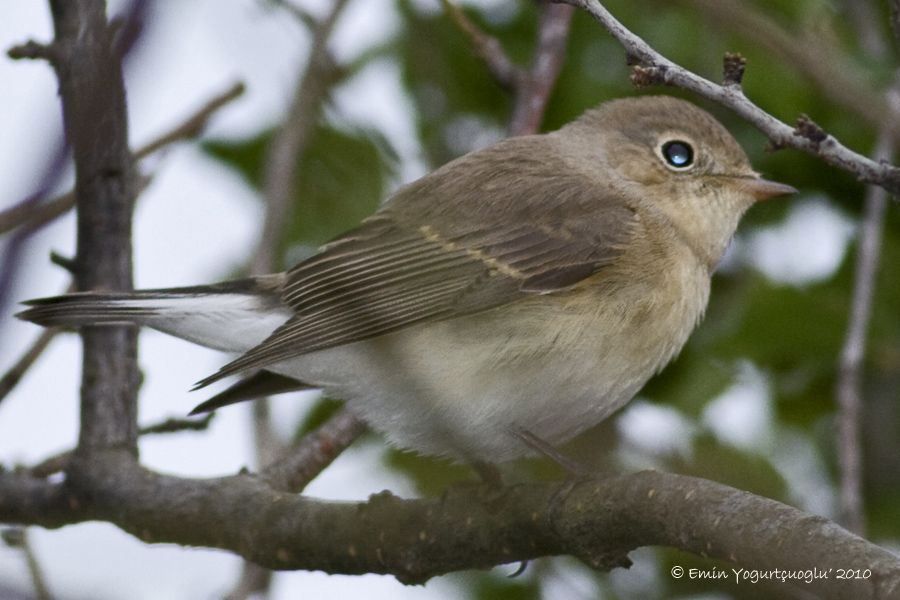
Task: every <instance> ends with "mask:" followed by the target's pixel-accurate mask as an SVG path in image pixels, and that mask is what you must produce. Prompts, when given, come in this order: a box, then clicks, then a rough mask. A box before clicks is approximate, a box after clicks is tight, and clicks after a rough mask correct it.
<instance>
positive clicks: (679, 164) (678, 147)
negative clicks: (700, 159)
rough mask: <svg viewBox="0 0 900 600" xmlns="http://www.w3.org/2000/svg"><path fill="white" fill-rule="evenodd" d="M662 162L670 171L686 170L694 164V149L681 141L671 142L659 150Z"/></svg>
mask: <svg viewBox="0 0 900 600" xmlns="http://www.w3.org/2000/svg"><path fill="white" fill-rule="evenodd" d="M660 152H662V157H663V160H665V161H666V165H668V166H669V167H670V168H672V169H677V170H679V171H680V170H683V169H688V168H690V167H691V166H692V165H693V164H694V148H693V147H692V146H691V145H690V144H689V143H687V142H685V141H682V140H671V141H668V142H666V143H665V144H663V145H662V147H661V148H660Z"/></svg>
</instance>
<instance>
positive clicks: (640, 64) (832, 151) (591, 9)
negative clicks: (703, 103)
mask: <svg viewBox="0 0 900 600" xmlns="http://www.w3.org/2000/svg"><path fill="white" fill-rule="evenodd" d="M560 1H562V2H564V3H565V4H571V5H573V6H577V7H580V8H582V9H584V10H585V11H587V12H588V13H589V14H590V15H591V16H592V17H593V18H594V19H595V20H596V21H597V22H599V23H600V24H601V25H602V26H603V27H604V28H606V30H607V31H609V32H610V34H612V36H613V37H614V38H616V40H618V41H619V43H620V44H621V45H622V46H623V47H624V48H625V51H626V53H627V54H628V56H629V57H630V60H631V62H632V63H636V65H637V66H636V67H635V69H636V74H637V76H638V77H637V83H639V84H645V85H646V84H651V83H652V84H666V85H674V86H677V87H680V88H683V89H686V90H690V91H692V92H695V93H697V94H699V95H700V96H703V97H704V98H707V99H709V100H712V101H714V102H717V103H719V104H721V105H722V106H725V107H727V108H730V109H731V110H733V111H734V112H735V113H737V114H738V115H740V116H741V117H742V118H744V119H745V120H747V121H748V122H750V123H751V124H753V125H754V126H755V127H756V128H757V129H759V130H760V131H761V132H763V133H764V134H765V135H766V136H767V137H768V138H769V140H770V141H771V142H772V144H773V146H774V147H775V148H784V147H790V148H796V149H798V150H803V151H804V152H808V153H809V154H812V155H814V156H818V157H819V158H821V159H822V160H823V161H825V162H826V163H828V164H829V165H831V166H834V167H838V168H840V169H843V170H845V171H847V172H849V173H852V174H853V175H855V176H856V178H857V179H859V180H860V181H863V182H865V183H871V184H875V185H880V186H881V187H883V188H885V189H886V190H887V191H888V192H889V193H891V194H894V195H900V169H898V168H897V167H895V166H892V165H889V164H886V163H879V162H876V161H874V160H872V159H870V158H868V157H866V156H863V155H861V154H859V153H857V152H854V151H853V150H850V149H849V148H847V147H846V146H844V145H843V144H841V143H840V142H839V141H838V140H837V139H836V138H835V137H834V136H832V135H830V134H826V135H825V136H824V138H822V139H819V138H818V136H817V135H816V136H810V135H805V134H804V132H803V131H800V130H799V129H798V128H792V127H790V126H789V125H786V124H785V123H782V122H781V121H779V120H778V119H776V118H775V117H773V116H772V115H770V114H768V113H767V112H765V111H764V110H762V109H761V108H759V107H758V106H757V105H755V104H754V103H752V102H751V101H750V100H748V99H747V97H746V96H744V94H743V92H742V91H741V89H740V88H739V87H737V86H733V85H728V86H722V85H718V84H715V83H713V82H711V81H709V80H707V79H704V78H702V77H700V76H699V75H696V74H695V73H692V72H690V71H688V70H686V69H684V68H683V67H681V66H679V65H677V64H675V63H674V62H672V61H671V60H669V59H667V58H666V57H664V56H663V55H661V54H660V53H658V52H657V51H656V50H654V49H653V48H652V47H650V45H649V44H647V43H646V42H645V41H644V40H643V39H641V38H640V37H638V36H637V35H635V34H634V33H632V32H631V31H629V30H628V29H627V28H625V26H624V25H622V24H621V23H620V22H619V21H618V20H616V18H615V17H613V16H612V14H610V12H609V11H608V10H606V8H604V7H603V5H601V4H600V2H599V1H598V0H560ZM806 122H809V123H811V121H809V119H806ZM806 131H810V130H809V128H807V129H806ZM816 131H818V132H821V129H820V128H818V129H817V130H816ZM822 133H824V132H822Z"/></svg>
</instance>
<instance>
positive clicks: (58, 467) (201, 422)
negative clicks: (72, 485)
mask: <svg viewBox="0 0 900 600" xmlns="http://www.w3.org/2000/svg"><path fill="white" fill-rule="evenodd" d="M214 416H215V415H214V413H209V414H207V415H205V416H204V417H203V418H201V419H177V418H168V419H165V420H163V421H160V422H159V423H154V424H153V425H146V426H144V427H141V428H140V429H139V430H138V434H139V435H141V436H145V435H158V434H161V433H162V434H165V433H180V432H182V431H205V430H207V429H208V428H209V424H210V423H211V422H212V420H213V417H214ZM73 454H74V450H67V451H65V452H60V453H59V454H54V455H53V456H51V457H49V458H46V459H44V460H42V461H41V462H39V463H38V464H36V465H35V466H33V467H31V468H29V469H27V472H28V473H29V474H30V475H31V476H33V477H49V476H50V475H53V474H54V473H60V472H62V471H64V470H66V467H68V465H69V461H71V460H72V456H73Z"/></svg>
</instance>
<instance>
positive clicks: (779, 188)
mask: <svg viewBox="0 0 900 600" xmlns="http://www.w3.org/2000/svg"><path fill="white" fill-rule="evenodd" d="M739 186H740V188H741V191H743V192H746V193H748V194H750V195H751V196H753V197H754V198H756V199H757V200H768V199H769V198H774V197H776V196H785V195H787V194H796V193H797V188H795V187H793V186H790V185H787V184H784V183H778V182H777V181H769V180H768V179H762V178H759V177H750V178H747V179H741V180H740V183H739Z"/></svg>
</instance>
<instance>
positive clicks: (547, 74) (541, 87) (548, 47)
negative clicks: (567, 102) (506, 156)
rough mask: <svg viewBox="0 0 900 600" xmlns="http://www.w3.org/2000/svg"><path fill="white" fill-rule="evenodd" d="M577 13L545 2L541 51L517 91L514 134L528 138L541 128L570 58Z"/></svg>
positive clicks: (540, 37) (512, 123) (569, 8)
mask: <svg viewBox="0 0 900 600" xmlns="http://www.w3.org/2000/svg"><path fill="white" fill-rule="evenodd" d="M574 12H575V10H574V8H572V7H571V6H564V5H559V4H552V3H550V2H543V3H542V5H541V17H540V22H539V25H538V42H537V48H536V50H535V52H534V59H533V61H532V65H531V68H530V69H529V70H528V71H527V72H526V73H524V74H523V77H522V78H521V79H520V83H519V85H518V86H517V88H516V90H515V105H514V106H513V116H512V119H511V121H510V124H509V134H510V135H527V134H531V133H537V132H538V130H539V129H540V126H541V122H542V121H543V120H544V110H545V109H546V107H547V101H548V100H549V99H550V94H551V93H552V92H553V88H554V86H555V85H556V79H557V77H559V71H560V69H562V65H563V62H564V60H565V57H566V42H568V40H569V29H570V26H571V23H572V14H573V13H574Z"/></svg>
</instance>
